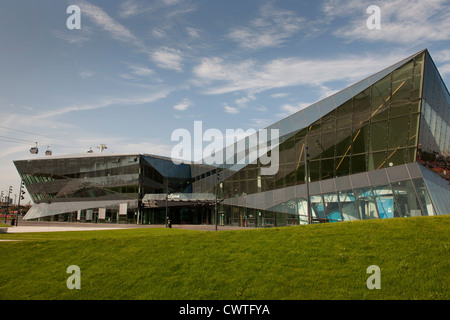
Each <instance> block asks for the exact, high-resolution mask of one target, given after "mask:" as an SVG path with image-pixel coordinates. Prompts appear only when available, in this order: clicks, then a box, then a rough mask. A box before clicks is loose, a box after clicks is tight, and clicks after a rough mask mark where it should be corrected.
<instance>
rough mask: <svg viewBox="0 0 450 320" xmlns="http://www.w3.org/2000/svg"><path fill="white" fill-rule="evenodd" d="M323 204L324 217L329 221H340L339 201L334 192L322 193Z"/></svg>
mask: <svg viewBox="0 0 450 320" xmlns="http://www.w3.org/2000/svg"><path fill="white" fill-rule="evenodd" d="M323 200H324V204H325V214H326V219H327V221H329V222H338V221H342V218H341V212H340V211H339V201H338V196H337V194H336V193H327V194H324V195H323Z"/></svg>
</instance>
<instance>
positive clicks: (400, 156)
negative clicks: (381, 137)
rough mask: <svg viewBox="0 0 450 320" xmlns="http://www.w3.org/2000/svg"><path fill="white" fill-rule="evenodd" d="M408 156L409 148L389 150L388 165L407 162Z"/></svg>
mask: <svg viewBox="0 0 450 320" xmlns="http://www.w3.org/2000/svg"><path fill="white" fill-rule="evenodd" d="M407 157H408V150H407V149H395V150H390V151H388V159H387V161H386V162H387V167H393V166H398V165H400V164H405V163H406V160H407Z"/></svg>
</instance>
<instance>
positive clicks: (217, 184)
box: [214, 170, 220, 231]
mask: <svg viewBox="0 0 450 320" xmlns="http://www.w3.org/2000/svg"><path fill="white" fill-rule="evenodd" d="M219 180H220V171H219V170H218V171H217V177H216V202H215V205H214V216H215V220H216V231H217V224H218V221H217V220H218V219H219V218H218V215H217V196H218V194H219V190H218V187H219Z"/></svg>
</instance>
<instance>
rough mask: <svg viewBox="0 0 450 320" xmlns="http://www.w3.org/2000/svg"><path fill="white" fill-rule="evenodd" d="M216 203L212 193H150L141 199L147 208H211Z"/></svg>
mask: <svg viewBox="0 0 450 320" xmlns="http://www.w3.org/2000/svg"><path fill="white" fill-rule="evenodd" d="M215 202H216V195H215V194H213V193H170V194H164V193H151V194H146V195H145V196H144V198H142V204H143V205H144V207H147V208H161V207H165V206H166V204H167V206H168V207H174V206H211V205H214V204H215Z"/></svg>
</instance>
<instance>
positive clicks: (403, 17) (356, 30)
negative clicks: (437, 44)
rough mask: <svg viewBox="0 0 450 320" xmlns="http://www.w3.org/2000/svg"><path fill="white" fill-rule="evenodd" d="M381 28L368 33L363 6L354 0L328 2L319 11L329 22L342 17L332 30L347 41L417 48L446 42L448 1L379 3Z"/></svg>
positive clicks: (384, 0) (386, 0)
mask: <svg viewBox="0 0 450 320" xmlns="http://www.w3.org/2000/svg"><path fill="white" fill-rule="evenodd" d="M376 5H377V6H379V7H380V10H381V29H379V30H376V29H374V30H370V29H368V28H367V26H366V20H367V19H368V18H369V16H370V14H368V13H367V12H366V9H367V7H368V4H367V3H364V2H360V1H356V0H341V1H337V0H329V1H327V2H326V3H325V4H324V6H323V8H322V9H323V12H324V13H325V14H326V15H327V17H328V18H329V19H334V18H336V17H341V18H346V19H347V20H348V21H349V22H348V23H347V24H346V25H344V26H343V27H340V28H338V29H337V30H336V31H335V33H334V34H335V35H336V36H338V37H342V38H345V39H347V40H348V41H358V40H363V41H371V42H372V41H381V42H393V43H396V44H400V43H401V44H404V45H410V46H414V45H419V44H422V43H429V42H430V41H448V40H450V11H449V10H448V6H449V3H448V0H427V1H424V0H416V1H411V0H380V1H378V2H377V3H376Z"/></svg>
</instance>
